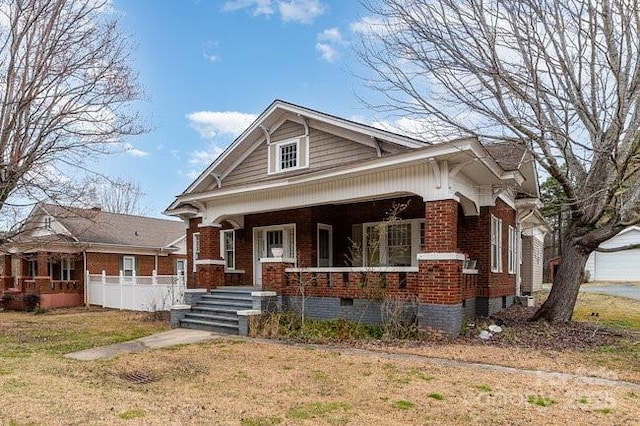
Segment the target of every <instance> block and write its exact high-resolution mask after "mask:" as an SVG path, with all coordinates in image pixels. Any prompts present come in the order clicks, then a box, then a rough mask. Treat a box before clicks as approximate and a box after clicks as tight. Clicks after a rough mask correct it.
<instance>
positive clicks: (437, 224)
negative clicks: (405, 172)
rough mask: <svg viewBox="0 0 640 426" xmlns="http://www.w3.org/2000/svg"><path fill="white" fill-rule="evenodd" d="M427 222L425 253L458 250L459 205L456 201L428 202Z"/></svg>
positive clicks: (426, 210)
mask: <svg viewBox="0 0 640 426" xmlns="http://www.w3.org/2000/svg"><path fill="white" fill-rule="evenodd" d="M425 222H426V223H425V247H424V251H425V253H453V252H455V251H457V250H458V203H457V202H456V201H455V200H440V201H430V202H427V203H426V206H425Z"/></svg>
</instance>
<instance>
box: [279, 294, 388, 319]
mask: <svg viewBox="0 0 640 426" xmlns="http://www.w3.org/2000/svg"><path fill="white" fill-rule="evenodd" d="M349 301H353V305H345V303H348V302H349ZM381 305H382V303H381V302H379V301H375V300H365V299H343V301H342V302H341V299H340V298H339V297H307V298H305V302H304V311H305V312H304V313H305V316H306V317H307V318H312V319H319V320H332V319H337V318H342V319H345V320H347V321H356V322H358V321H359V322H363V323H367V324H382V314H381V312H382V311H381ZM282 308H283V309H285V310H290V311H294V312H300V310H301V308H302V298H301V297H298V296H290V297H283V298H282Z"/></svg>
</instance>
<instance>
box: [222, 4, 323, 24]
mask: <svg viewBox="0 0 640 426" xmlns="http://www.w3.org/2000/svg"><path fill="white" fill-rule="evenodd" d="M243 9H249V10H251V13H252V14H253V15H254V16H262V15H264V16H270V15H273V14H274V13H275V12H276V9H277V11H278V13H279V14H280V19H282V21H283V22H296V23H299V24H311V23H312V22H313V21H314V20H315V19H316V18H317V17H318V16H321V15H322V14H324V13H325V11H326V9H327V8H326V6H325V5H324V4H323V3H322V2H321V1H320V0H228V1H227V2H225V4H224V5H223V6H222V10H223V11H225V12H235V11H238V10H243Z"/></svg>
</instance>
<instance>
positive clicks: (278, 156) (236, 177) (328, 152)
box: [207, 120, 400, 190]
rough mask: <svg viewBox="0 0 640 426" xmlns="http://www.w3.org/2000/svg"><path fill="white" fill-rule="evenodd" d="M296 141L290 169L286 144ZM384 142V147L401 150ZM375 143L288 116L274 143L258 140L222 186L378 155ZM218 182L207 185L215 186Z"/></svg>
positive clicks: (257, 180) (224, 179)
mask: <svg viewBox="0 0 640 426" xmlns="http://www.w3.org/2000/svg"><path fill="white" fill-rule="evenodd" d="M289 144H295V152H296V154H297V165H296V167H292V168H290V169H289V170H286V169H285V170H283V169H282V167H281V164H279V163H281V162H282V160H283V158H282V153H283V148H284V147H286V146H287V145H289ZM386 145H387V144H384V145H383V148H382V149H383V150H386V151H391V150H395V151H397V150H399V149H400V148H395V149H394V148H393V147H390V146H386ZM377 155H378V153H377V150H376V149H375V148H373V147H370V146H366V145H363V144H361V143H359V142H354V141H351V140H348V139H345V138H342V137H340V136H336V135H334V134H331V133H328V132H325V131H321V130H318V129H315V128H313V127H309V134H308V136H307V135H306V131H305V128H304V126H303V125H301V124H300V123H296V122H294V121H290V120H286V121H285V122H284V123H283V124H282V125H281V126H280V127H278V129H277V130H275V131H274V132H273V134H272V135H271V143H270V144H267V142H266V141H263V142H262V143H260V144H258V145H257V146H256V147H255V148H254V150H253V151H251V152H250V153H249V154H248V155H247V156H246V158H244V159H243V160H242V161H241V162H239V163H238V164H237V165H235V167H234V168H233V169H232V170H230V171H229V172H228V174H222V175H221V176H220V183H221V187H223V188H228V187H233V186H237V185H246V184H251V183H254V182H263V181H264V180H265V179H280V178H284V177H287V176H295V175H300V174H303V173H311V172H315V171H320V170H327V169H331V168H334V167H339V166H343V165H346V164H350V163H356V162H361V161H366V160H371V159H374V158H376V157H377ZM216 185H217V183H215V184H213V185H210V186H209V187H208V188H207V189H208V190H210V189H213V188H214V187H215V186H216Z"/></svg>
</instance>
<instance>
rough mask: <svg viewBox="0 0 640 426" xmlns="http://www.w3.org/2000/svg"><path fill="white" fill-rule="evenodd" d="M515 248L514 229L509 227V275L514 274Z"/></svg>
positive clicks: (516, 245)
mask: <svg viewBox="0 0 640 426" xmlns="http://www.w3.org/2000/svg"><path fill="white" fill-rule="evenodd" d="M517 247H518V244H517V240H516V228H514V227H513V226H511V225H509V247H508V271H509V273H510V274H515V273H516V259H517V250H516V248H517Z"/></svg>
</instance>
